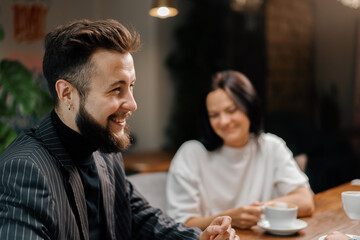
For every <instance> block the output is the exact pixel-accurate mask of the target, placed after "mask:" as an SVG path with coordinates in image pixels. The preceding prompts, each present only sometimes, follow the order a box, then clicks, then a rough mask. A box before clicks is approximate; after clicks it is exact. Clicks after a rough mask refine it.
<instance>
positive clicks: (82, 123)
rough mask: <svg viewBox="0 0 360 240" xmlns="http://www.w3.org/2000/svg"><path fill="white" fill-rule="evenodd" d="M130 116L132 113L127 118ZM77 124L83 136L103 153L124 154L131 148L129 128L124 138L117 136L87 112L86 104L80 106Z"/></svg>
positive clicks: (125, 129)
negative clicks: (123, 152)
mask: <svg viewBox="0 0 360 240" xmlns="http://www.w3.org/2000/svg"><path fill="white" fill-rule="evenodd" d="M128 116H130V113H127V114H126V117H128ZM109 118H111V117H109ZM76 124H77V127H78V128H79V130H80V133H81V135H82V136H83V137H84V138H85V139H86V140H87V141H89V142H90V144H91V145H93V146H94V147H96V148H98V149H99V150H100V151H101V152H103V153H117V152H122V151H124V150H126V149H127V148H128V147H129V146H130V134H129V133H130V131H129V129H128V127H127V126H125V128H124V134H123V135H122V136H116V135H115V134H113V133H112V132H111V131H110V129H109V125H107V126H106V127H105V128H104V127H102V126H101V125H100V124H99V123H97V122H96V120H95V119H94V118H93V117H92V116H91V115H90V114H89V113H88V112H87V111H86V110H85V108H84V104H80V108H79V112H78V113H77V115H76Z"/></svg>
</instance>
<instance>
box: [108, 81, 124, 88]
mask: <svg viewBox="0 0 360 240" xmlns="http://www.w3.org/2000/svg"><path fill="white" fill-rule="evenodd" d="M125 84H126V81H125V80H119V81H116V82H113V83H112V84H110V86H109V87H108V88H113V87H115V86H117V85H125Z"/></svg>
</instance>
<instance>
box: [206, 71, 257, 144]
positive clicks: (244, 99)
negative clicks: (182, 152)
mask: <svg viewBox="0 0 360 240" xmlns="http://www.w3.org/2000/svg"><path fill="white" fill-rule="evenodd" d="M217 89H222V90H224V91H225V92H226V93H227V94H228V96H229V97H230V98H231V99H232V100H233V101H234V103H235V105H236V107H237V108H238V109H240V110H241V111H242V112H243V113H245V114H246V116H247V117H248V118H249V120H250V132H251V133H253V134H255V135H256V136H259V135H260V133H261V132H262V131H263V116H262V112H261V104H260V99H259V97H258V95H257V93H256V91H255V89H254V87H253V85H252V84H251V82H250V81H249V79H248V78H247V77H246V76H245V75H244V74H242V73H240V72H237V71H233V70H226V71H222V72H217V73H215V74H214V76H213V77H212V81H211V85H210V87H209V88H208V89H207V90H206V91H205V93H204V97H203V101H202V106H201V111H200V112H201V113H200V128H201V139H200V140H201V142H202V143H203V144H204V146H205V147H206V149H207V150H209V151H213V150H215V149H217V148H219V147H221V146H222V145H223V140H222V139H221V138H220V137H219V136H218V135H217V134H216V133H215V132H214V130H213V129H212V127H211V125H210V120H209V114H208V111H207V107H206V97H207V95H208V94H209V93H210V92H212V91H214V90H217Z"/></svg>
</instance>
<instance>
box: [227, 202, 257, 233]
mask: <svg viewBox="0 0 360 240" xmlns="http://www.w3.org/2000/svg"><path fill="white" fill-rule="evenodd" d="M261 205H262V204H261V203H259V202H255V203H252V204H251V205H246V206H241V207H238V208H234V209H231V210H228V211H226V214H227V215H229V216H230V217H231V218H232V226H233V227H236V228H241V229H248V228H251V227H252V226H254V225H256V224H257V222H258V221H260V220H261V217H260V215H261V214H262V213H263V210H262V209H261V208H260V206H261Z"/></svg>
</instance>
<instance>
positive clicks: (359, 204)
mask: <svg viewBox="0 0 360 240" xmlns="http://www.w3.org/2000/svg"><path fill="white" fill-rule="evenodd" d="M341 198H342V202H343V207H344V210H345V212H346V214H347V215H348V217H349V218H351V219H360V191H346V192H342V193H341Z"/></svg>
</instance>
